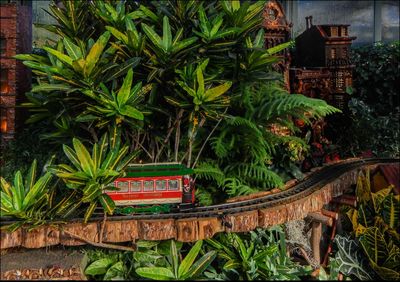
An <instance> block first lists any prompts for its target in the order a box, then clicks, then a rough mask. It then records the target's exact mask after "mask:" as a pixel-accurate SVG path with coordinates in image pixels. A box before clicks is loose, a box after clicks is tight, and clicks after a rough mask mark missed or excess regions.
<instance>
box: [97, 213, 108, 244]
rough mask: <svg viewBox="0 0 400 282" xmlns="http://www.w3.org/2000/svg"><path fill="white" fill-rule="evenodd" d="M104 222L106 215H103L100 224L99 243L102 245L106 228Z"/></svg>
mask: <svg viewBox="0 0 400 282" xmlns="http://www.w3.org/2000/svg"><path fill="white" fill-rule="evenodd" d="M106 221H107V213H106V212H105V213H104V219H103V222H102V223H101V229H100V239H99V241H100V243H103V236H104V228H105V227H106Z"/></svg>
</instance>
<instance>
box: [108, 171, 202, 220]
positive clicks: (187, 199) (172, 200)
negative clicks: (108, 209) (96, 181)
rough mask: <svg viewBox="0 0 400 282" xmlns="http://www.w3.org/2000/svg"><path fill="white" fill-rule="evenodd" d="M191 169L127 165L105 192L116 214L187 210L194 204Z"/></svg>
mask: <svg viewBox="0 0 400 282" xmlns="http://www.w3.org/2000/svg"><path fill="white" fill-rule="evenodd" d="M191 174H193V169H191V168H187V167H186V166H185V165H183V164H181V163H151V164H131V165H129V166H128V167H127V168H126V169H125V175H124V176H123V177H119V178H117V179H116V180H115V181H114V184H115V187H116V188H118V189H117V190H108V191H106V193H107V194H108V195H109V196H110V198H111V199H112V200H113V201H114V202H115V205H116V209H115V213H116V214H134V213H146V212H150V213H160V212H170V211H171V210H172V211H173V210H190V209H191V208H193V207H194V203H195V189H194V180H193V178H192V177H191Z"/></svg>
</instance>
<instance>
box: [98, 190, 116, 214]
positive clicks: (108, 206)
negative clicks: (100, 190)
mask: <svg viewBox="0 0 400 282" xmlns="http://www.w3.org/2000/svg"><path fill="white" fill-rule="evenodd" d="M99 201H100V204H101V205H102V206H103V208H104V210H105V211H106V212H107V213H108V214H111V215H112V214H113V212H114V209H115V202H114V201H113V200H112V199H111V198H110V196H108V195H107V194H102V195H101V196H100V197H99Z"/></svg>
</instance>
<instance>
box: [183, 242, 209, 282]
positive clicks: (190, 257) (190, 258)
mask: <svg viewBox="0 0 400 282" xmlns="http://www.w3.org/2000/svg"><path fill="white" fill-rule="evenodd" d="M202 245H203V240H199V241H197V242H196V244H194V246H193V247H192V248H191V249H190V251H189V253H188V254H187V255H186V257H185V258H184V259H183V261H182V262H181V265H180V266H179V270H178V277H183V276H185V275H186V273H187V272H188V270H189V268H190V267H191V266H192V264H193V262H194V260H195V259H196V257H197V255H198V254H199V252H200V249H201V246H202Z"/></svg>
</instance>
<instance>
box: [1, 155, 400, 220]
mask: <svg viewBox="0 0 400 282" xmlns="http://www.w3.org/2000/svg"><path fill="white" fill-rule="evenodd" d="M396 162H397V163H400V159H394V158H370V159H357V160H351V161H343V162H339V163H335V164H330V165H327V166H325V167H322V168H321V169H320V170H318V171H316V172H314V173H312V174H311V175H310V176H309V177H308V178H306V179H305V180H303V181H301V182H299V183H298V184H296V185H294V186H293V187H291V188H289V189H287V190H283V191H281V192H278V193H273V194H269V195H266V196H262V197H259V198H255V199H250V200H244V201H240V202H233V203H223V204H218V205H212V206H206V207H196V208H193V209H190V210H187V211H184V212H174V213H162V214H134V215H123V216H121V215H118V216H108V217H107V220H109V221H116V220H130V219H146V220H149V219H182V218H201V217H223V216H225V215H229V214H235V213H240V212H246V211H252V210H258V209H264V208H270V207H274V206H278V205H282V204H287V203H290V202H293V201H296V200H299V199H301V198H304V197H307V196H308V195H310V194H312V193H313V192H315V191H317V190H318V189H320V188H321V187H323V186H325V185H326V184H328V183H330V182H332V181H333V180H334V179H336V178H338V177H340V176H341V175H342V174H344V173H345V172H348V171H351V170H353V169H356V168H359V167H361V166H365V165H373V164H378V163H396ZM101 220H103V216H93V217H92V218H91V219H90V220H89V222H95V221H101ZM61 221H66V220H61ZM82 221H83V218H74V219H70V220H68V222H82ZM15 222H17V221H15V220H4V219H2V220H1V222H0V225H9V224H12V223H15ZM54 222H56V220H54ZM57 222H60V220H57Z"/></svg>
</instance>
